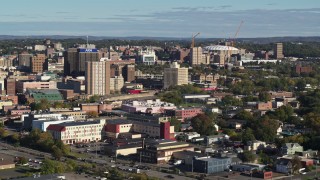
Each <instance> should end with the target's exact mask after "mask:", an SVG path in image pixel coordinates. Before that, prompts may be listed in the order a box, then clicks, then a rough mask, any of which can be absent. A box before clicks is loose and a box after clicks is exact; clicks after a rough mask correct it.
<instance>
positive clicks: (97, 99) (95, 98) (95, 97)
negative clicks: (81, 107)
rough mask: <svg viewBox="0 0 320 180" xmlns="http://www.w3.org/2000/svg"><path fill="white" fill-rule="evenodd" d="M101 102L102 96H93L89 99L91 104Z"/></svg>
mask: <svg viewBox="0 0 320 180" xmlns="http://www.w3.org/2000/svg"><path fill="white" fill-rule="evenodd" d="M99 100H100V96H98V95H93V96H91V97H90V98H89V102H90V103H94V102H99Z"/></svg>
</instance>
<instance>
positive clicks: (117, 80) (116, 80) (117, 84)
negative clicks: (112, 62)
mask: <svg viewBox="0 0 320 180" xmlns="http://www.w3.org/2000/svg"><path fill="white" fill-rule="evenodd" d="M123 86H124V78H123V77H122V76H115V77H113V78H110V91H111V92H112V91H113V92H115V91H121V89H122V88H123Z"/></svg>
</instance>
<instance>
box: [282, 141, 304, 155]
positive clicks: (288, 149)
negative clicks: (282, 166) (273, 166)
mask: <svg viewBox="0 0 320 180" xmlns="http://www.w3.org/2000/svg"><path fill="white" fill-rule="evenodd" d="M297 152H303V146H301V145H300V144H298V143H286V144H284V145H283V146H282V147H281V153H282V154H284V155H293V154H296V153H297Z"/></svg>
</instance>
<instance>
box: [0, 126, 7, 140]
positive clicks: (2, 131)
mask: <svg viewBox="0 0 320 180" xmlns="http://www.w3.org/2000/svg"><path fill="white" fill-rule="evenodd" d="M7 136H8V132H7V131H6V130H5V129H4V128H3V127H0V138H5V137H7Z"/></svg>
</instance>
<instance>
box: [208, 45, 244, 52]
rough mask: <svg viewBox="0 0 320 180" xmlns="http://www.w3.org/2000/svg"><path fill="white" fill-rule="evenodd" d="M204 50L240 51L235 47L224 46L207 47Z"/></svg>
mask: <svg viewBox="0 0 320 180" xmlns="http://www.w3.org/2000/svg"><path fill="white" fill-rule="evenodd" d="M204 49H205V50H208V51H239V49H237V48H235V47H232V46H222V45H213V46H206V47H205V48H204Z"/></svg>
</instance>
